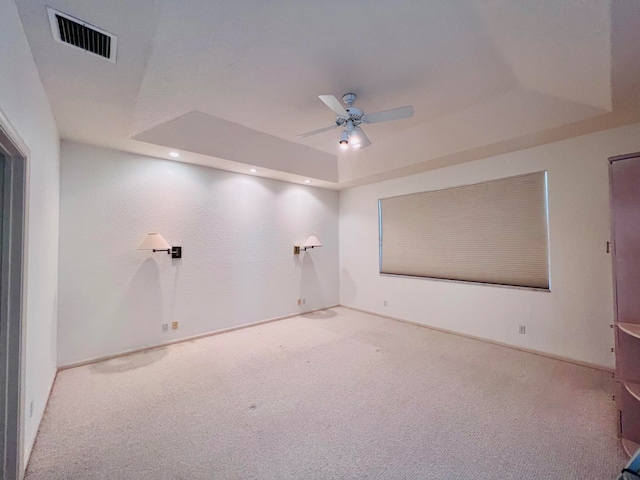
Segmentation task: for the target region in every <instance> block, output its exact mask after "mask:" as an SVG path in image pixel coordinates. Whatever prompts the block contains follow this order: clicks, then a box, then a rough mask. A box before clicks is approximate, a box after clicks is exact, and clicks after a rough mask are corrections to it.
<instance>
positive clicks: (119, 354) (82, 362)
mask: <svg viewBox="0 0 640 480" xmlns="http://www.w3.org/2000/svg"><path fill="white" fill-rule="evenodd" d="M339 306H340V305H329V306H328V307H322V308H317V309H315V310H306V311H304V312H298V313H292V314H290V315H283V316H281V317H273V318H267V319H265V320H260V321H258V322H252V323H245V324H243V325H237V326H235V327H229V328H223V329H221V330H214V331H211V332H205V333H199V334H198V335H192V336H190V337H182V338H178V339H176V340H171V341H169V342H163V343H158V344H155V345H148V346H146V347H140V348H133V349H131V350H123V351H121V352H117V353H114V354H111V355H102V356H100V357H94V358H88V359H86V360H80V361H79V362H71V363H65V364H62V365H58V371H61V370H66V369H68V368H75V367H82V366H84V365H90V364H92V363H97V362H104V361H105V360H111V359H113V358H118V357H122V356H124V355H129V354H132V353H138V352H144V351H146V350H153V349H154V348H162V347H166V346H168V345H175V344H176V343H183V342H190V341H191V340H197V339H199V338H205V337H211V336H212V335H219V334H221V333H227V332H233V331H234V330H240V329H242V328H249V327H255V326H257V325H264V324H265V323H271V322H277V321H278V320H284V319H286V318H292V317H297V316H299V315H306V314H308V313H313V312H319V311H322V310H328V309H329V308H335V307H339Z"/></svg>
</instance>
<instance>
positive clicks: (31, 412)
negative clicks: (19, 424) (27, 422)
mask: <svg viewBox="0 0 640 480" xmlns="http://www.w3.org/2000/svg"><path fill="white" fill-rule="evenodd" d="M31 417H33V400H31V401H30V402H29V418H31Z"/></svg>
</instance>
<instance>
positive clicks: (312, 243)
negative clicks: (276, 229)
mask: <svg viewBox="0 0 640 480" xmlns="http://www.w3.org/2000/svg"><path fill="white" fill-rule="evenodd" d="M321 246H322V243H320V240H318V237H316V236H315V235H311V236H310V237H309V238H307V241H306V242H304V245H303V246H302V247H301V246H300V245H294V246H293V254H294V255H300V251H301V250H304V251H305V252H306V251H307V249H308V248H315V247H321Z"/></svg>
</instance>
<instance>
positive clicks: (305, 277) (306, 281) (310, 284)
mask: <svg viewBox="0 0 640 480" xmlns="http://www.w3.org/2000/svg"><path fill="white" fill-rule="evenodd" d="M303 255H304V258H303V259H302V273H301V275H300V296H301V297H302V298H306V299H307V303H306V305H305V306H306V310H315V309H316V308H322V307H323V306H324V295H323V293H322V287H320V282H319V280H318V272H316V267H315V265H314V264H313V258H312V255H311V254H310V253H309V252H308V251H307V252H304V253H303Z"/></svg>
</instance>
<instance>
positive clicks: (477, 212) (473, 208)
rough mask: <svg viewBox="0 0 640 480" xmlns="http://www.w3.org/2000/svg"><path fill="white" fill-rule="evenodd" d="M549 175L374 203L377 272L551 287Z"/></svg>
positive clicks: (485, 183)
mask: <svg viewBox="0 0 640 480" xmlns="http://www.w3.org/2000/svg"><path fill="white" fill-rule="evenodd" d="M546 183H547V182H546V172H536V173H529V174H526V175H518V176H515V177H509V178H502V179H499V180H493V181H490V182H484V183H478V184H475V185H465V186H462V187H455V188H447V189H445V190H437V191H432V192H422V193H415V194H411V195H402V196H399V197H391V198H384V199H381V200H379V215H380V272H381V273H387V274H395V275H411V276H418V277H430V278H441V279H449V280H461V281H468V282H481V283H491V284H499V285H513V286H521V287H533V288H542V289H548V288H549V254H548V233H547V185H546Z"/></svg>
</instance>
